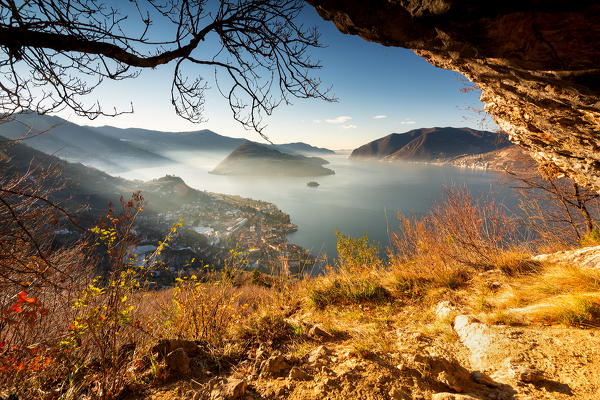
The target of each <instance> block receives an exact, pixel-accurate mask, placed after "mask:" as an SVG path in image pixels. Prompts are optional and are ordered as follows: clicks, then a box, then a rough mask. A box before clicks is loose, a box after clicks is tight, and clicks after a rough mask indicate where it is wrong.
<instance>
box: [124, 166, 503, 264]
mask: <svg viewBox="0 0 600 400" xmlns="http://www.w3.org/2000/svg"><path fill="white" fill-rule="evenodd" d="M224 156H225V155H223V154H219V155H215V154H209V155H197V154H196V155H193V156H190V155H187V154H171V155H170V157H171V158H172V159H177V160H181V161H182V163H181V164H173V165H171V166H167V167H164V166H162V167H159V168H147V169H133V170H129V171H126V172H123V173H121V174H119V175H120V176H122V177H124V178H128V179H143V180H148V179H153V178H158V177H161V176H164V175H165V174H172V175H177V176H180V177H181V178H183V179H184V180H185V182H186V183H187V184H188V185H190V186H192V187H194V188H196V189H200V190H207V191H210V192H217V193H227V194H237V195H240V196H244V197H250V198H253V199H258V200H265V201H269V202H272V203H274V204H275V205H277V206H278V207H279V208H280V209H281V210H282V211H284V212H286V213H288V214H289V215H290V217H291V219H292V222H293V223H294V224H296V225H298V231H297V232H295V233H293V234H290V235H289V236H288V239H289V241H290V242H292V243H296V244H298V245H300V246H303V247H305V248H307V249H311V251H312V252H313V254H315V255H318V254H322V253H326V254H327V255H328V256H329V257H331V256H335V252H336V240H335V233H334V232H335V230H336V229H339V230H340V232H342V233H344V234H349V235H352V236H360V235H362V234H363V233H367V235H368V236H369V238H370V239H371V240H374V241H376V242H378V243H379V244H380V245H381V247H382V248H385V246H387V245H388V243H389V242H388V232H389V231H393V230H396V229H397V227H398V222H397V219H396V214H397V213H398V212H402V213H406V214H422V213H425V212H427V210H429V209H430V208H431V206H432V204H433V203H434V202H435V200H436V199H439V198H440V196H441V195H442V194H443V190H444V187H447V186H449V185H451V184H456V185H466V186H467V187H468V188H469V189H470V191H471V192H472V193H474V194H486V193H489V192H490V191H492V192H493V194H494V196H495V197H496V198H499V199H500V200H504V201H506V202H508V203H510V202H514V201H513V200H514V199H511V191H510V190H509V189H506V188H505V187H504V186H503V185H502V184H501V182H500V176H499V175H498V174H497V173H493V172H487V171H480V170H470V169H460V168H454V167H449V166H436V165H425V164H415V163H393V164H390V163H383V162H364V161H351V160H348V156H347V155H341V154H336V155H331V156H325V157H323V158H325V159H327V160H328V161H330V164H329V165H327V167H328V168H331V169H333V170H334V171H335V175H331V176H324V177H318V178H265V177H250V178H249V177H233V176H221V175H212V174H209V173H208V171H210V170H211V169H212V168H214V166H215V165H217V164H218V163H219V162H220V161H221V160H222V159H223V158H224ZM311 180H315V181H317V182H319V184H320V186H319V187H318V188H310V187H308V186H306V183H307V182H308V181H311Z"/></svg>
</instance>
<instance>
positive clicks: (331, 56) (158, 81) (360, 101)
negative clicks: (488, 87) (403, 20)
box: [59, 6, 489, 149]
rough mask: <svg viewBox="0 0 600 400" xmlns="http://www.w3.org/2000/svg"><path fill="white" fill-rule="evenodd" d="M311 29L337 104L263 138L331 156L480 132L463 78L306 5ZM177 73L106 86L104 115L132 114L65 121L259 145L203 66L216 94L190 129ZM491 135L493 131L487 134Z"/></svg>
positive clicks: (297, 103)
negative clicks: (174, 80)
mask: <svg viewBox="0 0 600 400" xmlns="http://www.w3.org/2000/svg"><path fill="white" fill-rule="evenodd" d="M302 19H303V20H304V23H305V24H306V25H314V26H317V27H318V29H319V31H320V32H321V34H322V42H323V43H324V44H325V45H326V46H327V47H326V48H324V49H316V50H314V51H313V52H312V54H313V55H314V58H316V59H320V60H321V62H322V65H323V68H322V70H321V71H319V72H318V75H319V76H320V77H321V79H322V80H323V83H324V85H327V86H329V85H332V86H333V93H334V94H335V96H336V97H337V98H338V99H339V101H338V102H337V103H327V102H323V101H320V100H312V99H311V100H302V99H294V100H293V105H291V106H285V105H282V106H280V107H278V108H277V109H276V110H275V111H274V113H273V115H272V116H271V117H268V119H267V120H266V123H267V124H268V127H267V128H266V130H265V133H266V134H267V136H269V138H270V139H271V140H272V141H273V142H275V143H285V142H293V141H303V142H307V143H310V144H312V145H316V146H323V147H329V148H332V149H351V148H355V147H357V146H359V145H361V144H364V143H366V142H369V141H371V140H374V139H377V138H379V137H382V136H385V135H387V134H389V133H392V132H405V131H408V130H410V129H415V128H421V127H432V126H457V127H458V126H470V127H473V128H481V126H478V117H477V116H476V115H475V114H474V113H473V112H470V111H468V110H467V108H468V107H473V108H482V107H483V105H482V104H481V103H480V102H479V95H480V92H479V91H473V92H469V93H462V92H460V89H461V88H463V87H464V86H465V83H464V82H463V81H462V80H461V76H460V75H459V74H458V73H456V72H452V71H447V70H443V69H440V68H436V67H434V66H432V65H431V64H429V63H428V62H427V61H425V60H424V59H422V58H421V57H419V56H417V55H415V54H414V53H413V52H412V51H411V50H406V49H402V48H395V47H385V46H382V45H380V44H376V43H370V42H367V41H364V40H363V39H361V38H359V37H357V36H352V35H344V34H342V33H340V32H339V31H338V30H337V29H336V28H335V26H334V25H333V23H331V22H328V21H323V20H322V19H321V18H320V17H319V15H318V14H317V13H316V11H315V10H314V9H313V8H312V7H310V6H307V7H306V10H305V12H304V13H303V15H302ZM172 69H173V66H172V65H166V66H163V67H160V68H157V69H155V70H144V71H142V73H141V75H140V76H139V77H138V78H137V79H131V80H125V81H120V82H105V83H104V84H103V85H102V86H101V87H100V88H99V89H97V90H96V92H94V93H93V94H92V96H93V97H94V98H93V100H95V99H96V98H97V99H98V100H99V101H100V103H101V104H102V105H103V107H105V108H106V109H109V108H111V107H112V106H116V107H117V108H119V107H120V108H128V107H129V104H130V103H133V107H134V113H133V114H131V115H122V116H119V117H115V118H106V117H105V118H97V119H96V120H93V121H89V120H88V119H86V118H80V117H77V116H75V115H74V114H73V112H70V111H63V112H62V113H60V114H59V115H60V116H61V117H63V118H66V119H68V120H69V121H72V122H75V123H78V124H86V125H96V126H97V125H112V126H117V127H122V128H128V127H138V128H146V129H155V130H162V131H191V130H199V129H210V130H213V131H215V132H216V133H219V134H221V135H226V136H233V137H245V138H248V139H251V140H255V141H260V137H259V136H258V134H256V133H255V132H253V131H246V130H244V128H243V127H242V126H241V125H240V124H239V123H237V122H236V121H234V120H233V118H232V116H231V111H230V109H229V107H228V103H227V100H226V99H225V98H223V97H222V96H221V94H220V93H219V92H218V91H217V90H216V87H215V84H214V72H213V69H211V68H205V69H203V68H201V67H199V68H198V69H197V70H194V72H196V71H197V73H198V74H199V75H201V76H203V77H204V78H205V79H206V80H207V82H208V83H209V85H210V86H211V87H212V89H210V90H209V91H208V92H207V93H206V104H205V117H206V118H207V119H208V121H207V122H205V123H202V124H192V123H190V122H188V121H186V120H184V119H182V118H180V117H178V116H177V115H176V114H175V112H174V110H173V107H172V106H171V103H170V84H171V73H172ZM487 128H489V126H488V127H487Z"/></svg>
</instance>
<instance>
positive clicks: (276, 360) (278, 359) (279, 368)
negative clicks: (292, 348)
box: [260, 355, 289, 378]
mask: <svg viewBox="0 0 600 400" xmlns="http://www.w3.org/2000/svg"><path fill="white" fill-rule="evenodd" d="M288 368H289V364H288V363H287V361H286V360H285V358H284V357H283V356H282V355H273V356H271V357H269V358H268V359H267V360H265V361H263V363H262V364H261V368H260V370H261V372H260V375H261V376H262V377H272V378H275V377H279V376H282V375H283V374H284V373H285V371H286V370H287V369H288Z"/></svg>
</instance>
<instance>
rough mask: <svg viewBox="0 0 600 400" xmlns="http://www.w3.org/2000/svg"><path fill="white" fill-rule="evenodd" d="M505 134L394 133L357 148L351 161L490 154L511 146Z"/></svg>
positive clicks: (464, 130) (432, 130)
mask: <svg viewBox="0 0 600 400" xmlns="http://www.w3.org/2000/svg"><path fill="white" fill-rule="evenodd" d="M509 144H510V142H509V141H508V137H507V136H506V135H501V134H497V133H494V132H488V131H478V130H475V129H470V128H452V127H446V128H421V129H414V130H411V131H408V132H405V133H392V134H390V135H388V136H385V137H382V138H381V139H377V140H374V141H372V142H370V143H367V144H365V145H363V146H360V147H358V148H357V149H355V150H354V151H352V154H350V158H353V159H365V158H366V159H376V160H382V159H383V160H387V161H396V160H411V161H442V160H448V159H451V158H454V157H458V156H463V155H471V154H481V153H487V152H490V151H493V150H497V149H501V148H504V147H506V146H508V145H509Z"/></svg>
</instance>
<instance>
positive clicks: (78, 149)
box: [0, 112, 172, 171]
mask: <svg viewBox="0 0 600 400" xmlns="http://www.w3.org/2000/svg"><path fill="white" fill-rule="evenodd" d="M0 135H1V136H4V137H6V138H8V139H20V138H23V137H26V138H25V139H24V140H23V143H24V144H26V145H28V146H29V147H31V148H33V149H36V150H39V151H41V152H43V153H46V154H51V155H55V156H58V157H60V158H64V159H66V160H69V161H71V162H76V163H77V162H81V163H85V164H87V165H93V166H95V167H98V168H101V169H103V170H107V171H112V170H122V169H124V165H127V164H131V163H135V164H136V165H137V166H139V167H144V166H150V165H153V166H156V165H161V164H166V163H170V162H172V161H171V160H169V159H168V158H166V157H163V156H161V155H159V154H156V153H153V152H150V151H147V150H145V149H143V148H140V147H138V146H136V145H135V144H133V143H128V142H126V141H122V140H119V139H117V138H114V137H110V136H106V135H102V134H99V133H98V132H97V131H96V130H94V129H91V128H89V127H86V126H80V125H77V124H73V123H71V122H68V121H66V120H64V119H62V118H59V117H55V116H50V115H39V114H35V113H31V112H26V113H20V114H18V115H15V116H14V118H12V120H11V121H9V122H5V123H2V124H0Z"/></svg>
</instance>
